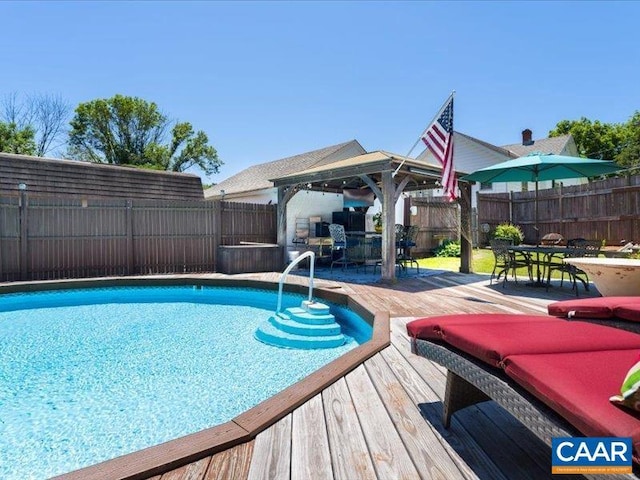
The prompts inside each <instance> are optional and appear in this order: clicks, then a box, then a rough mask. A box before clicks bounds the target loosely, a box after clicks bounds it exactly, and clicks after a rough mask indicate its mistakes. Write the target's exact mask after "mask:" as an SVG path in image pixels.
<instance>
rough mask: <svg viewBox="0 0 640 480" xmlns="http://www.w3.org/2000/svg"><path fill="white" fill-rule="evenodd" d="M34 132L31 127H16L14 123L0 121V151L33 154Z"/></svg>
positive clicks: (34, 147) (34, 146) (34, 148)
mask: <svg viewBox="0 0 640 480" xmlns="http://www.w3.org/2000/svg"><path fill="white" fill-rule="evenodd" d="M34 135H35V132H34V131H33V129H32V128H31V127H25V128H18V126H17V125H16V124H15V123H5V122H0V152H5V153H21V154H23V155H33V154H34V153H35V151H36V142H35V140H34Z"/></svg>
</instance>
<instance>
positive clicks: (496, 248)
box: [489, 238, 532, 288]
mask: <svg viewBox="0 0 640 480" xmlns="http://www.w3.org/2000/svg"><path fill="white" fill-rule="evenodd" d="M489 243H490V245H491V251H492V252H493V257H494V260H495V263H494V265H493V271H492V272H491V277H490V279H489V284H490V285H491V284H492V283H493V278H494V277H496V271H497V272H498V275H497V277H496V281H498V280H500V276H501V275H502V274H503V273H504V280H503V282H502V287H503V288H504V286H505V284H506V283H507V275H509V271H511V273H512V275H513V278H514V280H515V282H516V283H518V276H517V274H516V269H518V268H523V267H526V268H527V272H528V273H529V279H531V278H532V269H531V260H530V259H529V258H528V257H516V255H515V253H514V252H513V251H512V250H510V248H509V247H511V246H512V245H513V242H512V240H511V239H509V238H494V239H493V240H491V241H490V242H489Z"/></svg>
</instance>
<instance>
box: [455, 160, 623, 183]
mask: <svg viewBox="0 0 640 480" xmlns="http://www.w3.org/2000/svg"><path fill="white" fill-rule="evenodd" d="M620 169H621V167H619V166H618V165H616V164H615V163H614V162H609V161H605V160H594V159H591V158H578V157H568V156H565V155H544V154H541V153H532V154H531V155H527V156H526V157H520V158H515V159H513V160H507V161H506V162H501V163H497V164H495V165H491V166H490V167H486V168H482V169H480V170H477V171H475V172H473V173H471V174H469V175H466V176H464V177H461V180H466V181H468V182H483V183H489V182H540V181H544V180H561V179H563V178H579V177H595V176H598V175H604V174H607V173H613V172H617V171H618V170H620Z"/></svg>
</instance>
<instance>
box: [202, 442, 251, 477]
mask: <svg viewBox="0 0 640 480" xmlns="http://www.w3.org/2000/svg"><path fill="white" fill-rule="evenodd" d="M253 445H254V441H253V440H252V441H250V442H245V443H242V444H240V445H237V446H235V447H232V448H230V449H228V450H225V451H223V452H220V453H217V454H215V455H213V456H212V457H210V458H211V461H210V462H209V468H208V469H207V472H206V473H205V475H204V477H203V480H228V479H230V478H233V479H234V480H246V479H247V478H248V477H249V466H250V465H251V457H252V456H253Z"/></svg>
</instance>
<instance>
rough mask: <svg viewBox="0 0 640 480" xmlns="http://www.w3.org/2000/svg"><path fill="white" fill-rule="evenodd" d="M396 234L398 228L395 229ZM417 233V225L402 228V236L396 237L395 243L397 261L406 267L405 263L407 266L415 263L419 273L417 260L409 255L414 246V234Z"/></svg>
mask: <svg viewBox="0 0 640 480" xmlns="http://www.w3.org/2000/svg"><path fill="white" fill-rule="evenodd" d="M396 235H398V230H397V229H396ZM417 235H418V225H410V226H407V227H403V228H402V236H401V238H400V239H398V238H397V237H396V245H397V246H398V247H399V248H398V252H399V253H398V258H397V261H398V263H400V264H401V265H403V267H404V268H406V265H407V263H408V264H409V266H411V265H413V264H414V263H415V264H416V270H417V271H418V273H420V265H418V261H417V260H416V259H415V258H413V257H412V256H411V248H412V247H415V246H416V236H417Z"/></svg>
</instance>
